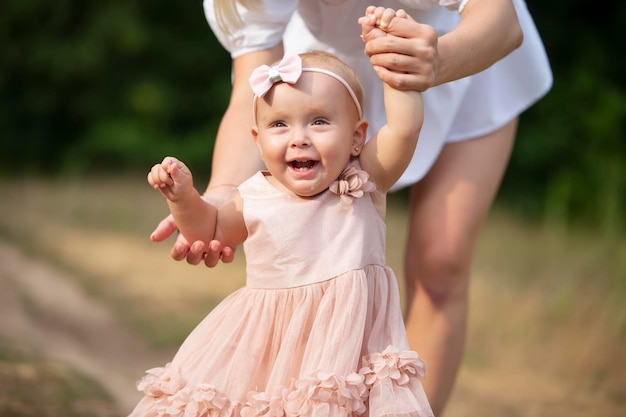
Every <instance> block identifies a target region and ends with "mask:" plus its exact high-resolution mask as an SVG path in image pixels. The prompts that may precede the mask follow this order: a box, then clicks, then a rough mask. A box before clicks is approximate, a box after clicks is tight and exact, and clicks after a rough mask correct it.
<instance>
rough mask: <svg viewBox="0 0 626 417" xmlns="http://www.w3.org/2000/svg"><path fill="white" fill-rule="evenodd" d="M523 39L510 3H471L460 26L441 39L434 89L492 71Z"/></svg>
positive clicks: (475, 0)
mask: <svg viewBox="0 0 626 417" xmlns="http://www.w3.org/2000/svg"><path fill="white" fill-rule="evenodd" d="M523 39H524V34H523V32H522V28H521V27H520V24H519V21H518V19H517V13H516V12H515V7H514V6H513V2H512V1H511V0H470V1H469V2H468V3H467V5H466V6H465V8H464V9H463V13H462V14H461V22H460V23H459V25H458V26H457V27H456V28H455V29H454V30H452V31H451V32H449V33H447V34H445V35H443V36H441V37H440V38H439V42H438V52H439V60H438V62H439V64H438V67H437V71H436V77H435V81H434V83H433V85H439V84H444V83H446V82H449V81H454V80H458V79H460V78H463V77H467V76H468V75H472V74H476V73H478V72H480V71H482V70H484V69H487V68H489V67H490V66H491V65H493V64H494V63H496V62H498V61H499V60H500V59H502V58H504V57H505V56H507V55H508V54H510V53H511V52H513V51H514V50H515V49H517V48H518V47H519V46H520V45H521V44H522V41H523Z"/></svg>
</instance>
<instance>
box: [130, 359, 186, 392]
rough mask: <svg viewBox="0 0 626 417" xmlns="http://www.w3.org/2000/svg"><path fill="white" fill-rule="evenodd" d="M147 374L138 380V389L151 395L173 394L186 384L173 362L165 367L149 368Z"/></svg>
mask: <svg viewBox="0 0 626 417" xmlns="http://www.w3.org/2000/svg"><path fill="white" fill-rule="evenodd" d="M146 374H147V375H146V376H144V377H143V378H141V380H140V381H139V382H137V389H138V390H139V391H143V392H144V394H146V395H148V396H150V397H161V396H163V395H173V394H175V393H177V392H178V391H179V390H180V389H181V388H182V387H183V385H184V383H183V380H182V378H181V376H180V371H179V370H178V368H177V367H176V366H174V365H172V364H171V363H168V364H167V365H165V367H160V368H152V369H148V370H147V371H146Z"/></svg>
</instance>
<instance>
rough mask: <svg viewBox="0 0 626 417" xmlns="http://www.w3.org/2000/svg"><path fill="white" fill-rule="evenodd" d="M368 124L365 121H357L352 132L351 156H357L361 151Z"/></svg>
mask: <svg viewBox="0 0 626 417" xmlns="http://www.w3.org/2000/svg"><path fill="white" fill-rule="evenodd" d="M368 125H369V123H368V122H367V120H365V119H361V120H359V121H358V122H357V123H356V124H355V125H354V132H353V133H352V155H353V156H358V155H359V154H360V153H361V151H362V150H363V146H364V145H365V139H366V138H367V126H368Z"/></svg>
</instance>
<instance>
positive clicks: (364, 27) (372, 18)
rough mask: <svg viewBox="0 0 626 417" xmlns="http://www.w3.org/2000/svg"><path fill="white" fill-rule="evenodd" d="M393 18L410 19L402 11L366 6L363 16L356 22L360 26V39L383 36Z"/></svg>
mask: <svg viewBox="0 0 626 417" xmlns="http://www.w3.org/2000/svg"><path fill="white" fill-rule="evenodd" d="M394 17H398V18H401V19H412V18H411V16H409V14H408V13H407V12H406V11H404V10H403V9H398V10H394V9H390V8H385V7H381V6H378V7H376V6H368V7H367V9H365V16H363V17H361V18H359V20H358V23H359V24H360V25H361V32H362V33H361V39H363V40H365V38H366V37H367V38H368V39H372V38H379V37H381V36H385V35H386V30H387V28H388V27H389V25H390V24H391V21H392V20H393V18H394ZM368 35H369V36H368Z"/></svg>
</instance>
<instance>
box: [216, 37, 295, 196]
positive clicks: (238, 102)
mask: <svg viewBox="0 0 626 417" xmlns="http://www.w3.org/2000/svg"><path fill="white" fill-rule="evenodd" d="M282 55H283V47H282V44H279V45H277V46H275V47H274V48H271V49H267V50H263V51H259V52H252V53H249V54H246V55H242V56H241V57H238V58H235V59H234V60H233V89H232V92H231V96H230V101H229V103H228V108H227V109H226V112H225V113H224V116H223V117H222V121H221V123H220V126H219V129H218V131H217V137H216V139H215V148H214V151H213V164H212V168H211V179H210V181H209V186H208V188H207V190H206V192H205V193H204V195H205V196H206V197H211V196H212V195H215V196H216V197H217V198H220V196H221V195H222V194H223V190H219V188H221V187H220V186H223V185H229V184H230V185H239V184H241V183H242V182H243V181H244V180H246V179H248V178H249V177H250V176H251V175H252V174H254V173H255V172H256V171H258V170H259V169H262V168H263V163H262V161H261V157H260V155H259V151H258V148H257V147H256V146H255V144H254V141H253V140H252V135H251V133H250V132H251V129H252V123H253V120H252V97H253V95H252V90H251V89H250V84H249V83H248V78H249V77H250V74H251V73H252V70H253V69H255V68H256V67H258V66H260V65H263V64H265V65H269V64H271V63H273V62H274V61H278V60H279V59H280V58H281V57H282Z"/></svg>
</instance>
